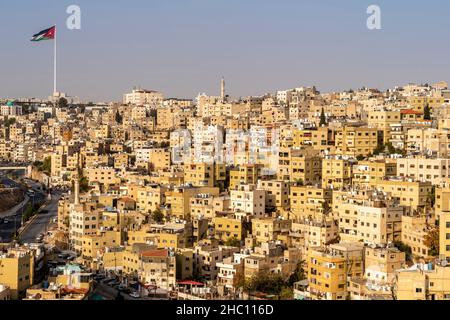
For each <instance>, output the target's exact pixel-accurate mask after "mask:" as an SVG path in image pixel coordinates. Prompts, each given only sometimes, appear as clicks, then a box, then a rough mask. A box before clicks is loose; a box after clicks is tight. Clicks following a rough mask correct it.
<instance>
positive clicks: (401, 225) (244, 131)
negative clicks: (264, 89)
mask: <svg viewBox="0 0 450 320" xmlns="http://www.w3.org/2000/svg"><path fill="white" fill-rule="evenodd" d="M218 82H219V81H218ZM217 87H218V88H217V91H218V92H219V89H220V93H219V94H218V95H217V96H210V95H206V94H200V95H198V96H197V97H196V98H195V99H180V98H168V97H166V96H165V94H164V93H162V92H158V91H153V90H145V89H142V88H134V89H133V90H132V92H130V93H126V94H124V95H123V101H121V102H120V103H95V102H89V103H86V102H82V101H80V99H79V98H76V97H70V96H67V95H66V94H64V93H55V94H54V95H53V96H51V97H49V98H48V99H46V100H37V99H27V98H17V99H3V100H1V101H0V102H1V103H0V105H1V107H0V111H1V118H0V124H1V127H0V128H1V129H0V161H1V164H0V180H1V181H0V183H1V185H0V300H169V299H174V300H211V299H214V300H449V299H450V285H449V282H448V280H447V279H448V278H449V277H450V266H448V262H450V186H449V184H448V182H449V181H450V160H449V159H450V158H449V156H450V90H449V88H448V84H447V83H446V82H439V83H435V84H407V85H403V86H398V87H395V88H392V89H389V90H386V91H381V90H378V89H370V88H361V89H357V90H356V89H355V90H351V89H349V90H347V91H343V92H330V93H321V92H319V91H318V88H316V87H298V88H294V89H288V90H279V91H276V92H273V93H267V94H264V95H261V96H248V97H240V98H232V97H231V96H230V95H228V94H227V90H226V83H225V79H222V80H221V82H220V88H219V83H218V84H217Z"/></svg>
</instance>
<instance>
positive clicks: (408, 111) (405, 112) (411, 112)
mask: <svg viewBox="0 0 450 320" xmlns="http://www.w3.org/2000/svg"><path fill="white" fill-rule="evenodd" d="M400 113H401V114H417V115H419V114H423V112H420V111H416V110H411V109H407V110H402V111H401V112H400Z"/></svg>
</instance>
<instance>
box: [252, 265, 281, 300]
mask: <svg viewBox="0 0 450 320" xmlns="http://www.w3.org/2000/svg"><path fill="white" fill-rule="evenodd" d="M286 287H287V285H286V283H285V281H284V280H283V278H282V277H281V276H280V275H279V274H271V273H269V272H267V271H260V272H258V273H257V274H256V275H254V276H253V277H252V278H251V279H250V280H247V281H245V283H244V290H245V291H247V292H248V293H249V294H251V293H252V292H262V293H265V294H269V295H276V296H278V297H279V296H280V295H281V292H282V290H283V289H284V288H286Z"/></svg>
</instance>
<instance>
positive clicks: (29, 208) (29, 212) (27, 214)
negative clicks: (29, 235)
mask: <svg viewBox="0 0 450 320" xmlns="http://www.w3.org/2000/svg"><path fill="white" fill-rule="evenodd" d="M33 215H34V208H33V206H32V205H31V203H29V204H28V205H27V208H26V209H25V211H24V212H23V216H22V218H23V222H27V221H28V220H30V219H31V218H32V217H33Z"/></svg>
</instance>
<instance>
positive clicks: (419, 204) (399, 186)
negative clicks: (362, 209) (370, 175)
mask: <svg viewBox="0 0 450 320" xmlns="http://www.w3.org/2000/svg"><path fill="white" fill-rule="evenodd" d="M376 188H377V190H379V191H383V192H386V193H389V194H390V195H391V196H392V197H394V198H396V199H398V200H399V201H400V205H401V206H405V207H407V208H409V209H410V210H419V211H423V210H424V209H425V208H426V207H427V206H428V205H429V202H428V196H429V194H430V193H431V189H432V184H431V182H420V181H411V180H404V179H389V180H385V181H380V182H379V183H378V184H377V186H376Z"/></svg>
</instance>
